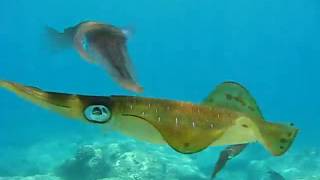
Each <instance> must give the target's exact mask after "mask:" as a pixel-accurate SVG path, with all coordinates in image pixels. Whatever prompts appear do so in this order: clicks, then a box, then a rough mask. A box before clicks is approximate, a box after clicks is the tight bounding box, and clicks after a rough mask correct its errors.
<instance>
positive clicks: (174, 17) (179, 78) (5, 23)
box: [0, 0, 320, 180]
mask: <svg viewBox="0 0 320 180" xmlns="http://www.w3.org/2000/svg"><path fill="white" fill-rule="evenodd" d="M319 12H320V3H319V2H318V1H317V0H309V1H301V0H300V1H299V0H291V1H277V0H262V1H253V0H251V1H250V0H242V1H236V0H227V1H209V0H201V1H197V2H196V1H191V0H185V1H182V0H161V1H160V0H156V1H147V0H136V1H128V0H126V1H124V0H109V1H98V0H91V1H75V0H72V1H68V2H66V1H61V0H55V1H52V0H49V1H42V2H30V1H22V0H15V1H8V0H7V1H6V0H3V1H1V2H0V20H1V21H0V22H1V24H0V27H1V29H0V47H1V51H0V52H1V53H0V66H1V68H0V78H1V79H6V80H11V81H16V82H20V83H23V84H28V85H33V86H37V87H41V88H42V89H45V90H50V91H60V92H69V93H71V92H72V93H80V94H91V95H114V94H119V95H134V94H133V93H131V92H128V91H126V90H123V89H121V88H120V87H119V86H118V85H117V84H116V83H115V82H114V81H113V80H112V79H111V78H110V77H109V76H108V75H107V74H106V73H105V71H104V70H102V69H100V68H99V67H97V66H94V65H90V64H88V63H87V62H85V61H83V60H82V59H81V58H80V57H79V55H78V54H77V53H76V52H75V51H73V50H65V51H62V52H59V53H51V52H49V51H48V49H47V47H46V46H45V43H44V41H45V37H44V36H45V35H44V32H43V29H44V27H45V26H46V25H49V26H51V27H55V28H57V29H59V30H61V31H62V30H63V29H64V28H65V27H69V26H73V25H75V24H77V23H79V22H81V21H84V20H97V21H102V22H106V23H110V24H114V25H116V26H118V27H124V28H125V27H130V28H132V29H134V33H133V34H132V35H131V36H130V37H129V42H128V49H129V54H130V57H131V59H132V61H133V63H134V67H135V70H136V73H137V75H138V80H139V82H140V84H142V85H143V86H144V88H145V92H144V93H143V94H142V96H151V97H158V98H170V99H176V100H185V101H192V102H194V103H199V102H201V101H202V100H203V98H204V97H206V96H207V94H209V92H211V90H212V89H213V88H214V87H215V86H216V85H218V84H219V83H221V82H223V81H229V80H232V81H237V82H240V83H242V84H243V85H244V86H246V87H247V89H249V90H250V92H251V93H252V95H253V96H254V97H255V98H256V100H257V102H258V104H259V106H260V108H261V110H262V112H263V114H264V116H265V117H266V119H268V120H272V121H281V122H293V123H295V125H296V126H297V127H299V129H300V132H299V135H298V137H297V139H296V141H295V143H294V144H293V146H292V147H291V149H290V150H289V152H288V153H286V154H285V155H283V156H282V157H280V158H279V157H272V156H271V155H270V154H268V153H267V152H266V151H265V150H264V149H263V148H262V147H261V146H259V145H251V146H250V147H249V148H248V149H246V151H245V152H244V153H243V154H241V155H239V157H237V158H236V159H234V160H233V161H230V163H229V164H228V165H227V166H226V167H225V169H224V170H223V172H221V174H219V177H218V178H220V179H230V178H232V177H234V178H235V177H237V178H239V179H244V180H246V179H249V180H255V179H257V180H260V179H263V178H264V179H266V174H267V170H268V168H272V169H273V170H275V171H277V172H279V173H280V174H282V175H283V176H284V177H285V178H286V179H299V178H300V179H306V180H309V179H310V180H313V179H317V180H319V179H320V173H319V172H320V166H319V164H320V163H319V162H320V158H319V157H318V155H319V154H320V147H319V145H320V143H319V138H320V135H319V130H318V129H319V127H320V121H319V118H318V116H317V115H318V112H319V110H320V109H319V107H320V101H319V100H320V98H319V97H318V95H317V94H318V92H319V91H320V85H319V83H318V81H319V70H318V67H319V65H320V62H319V58H320V53H319V52H320V46H319V42H320V35H319V30H320V21H319V18H320V14H319ZM0 99H1V101H0V102H1V103H2V105H1V109H0V112H1V113H0V119H1V126H0V159H1V160H0V177H4V179H13V177H14V176H20V177H22V179H23V178H26V176H34V178H35V179H36V178H38V179H50V178H53V176H56V177H58V176H60V177H61V178H65V179H68V178H69V179H70V178H71V179H72V178H73V179H102V178H109V179H111V178H119V179H139V178H140V179H208V178H209V176H210V174H211V171H212V169H213V165H214V163H215V161H216V159H217V157H218V155H219V151H220V150H221V149H222V147H217V148H213V147H212V148H209V149H207V150H205V151H203V152H200V153H198V154H195V155H191V156H190V155H181V154H178V153H176V152H174V151H173V150H171V149H170V148H169V147H167V146H157V145H150V144H147V143H144V142H140V141H136V140H133V139H131V138H130V137H129V138H128V137H124V136H121V135H119V134H116V133H114V132H112V131H111V130H106V131H103V130H101V129H100V128H98V127H94V126H89V125H87V124H81V123H78V122H76V121H70V120H67V119H65V118H63V117H61V116H59V115H56V114H54V113H52V112H48V111H45V110H43V109H41V108H38V107H36V106H34V105H31V104H30V103H28V102H25V101H22V100H20V99H18V98H16V96H14V95H12V94H10V93H8V92H6V91H3V90H1V91H0ZM88 145H89V147H90V148H91V150H92V149H95V150H96V151H98V152H95V153H97V154H99V153H102V154H103V156H102V155H101V154H100V155H101V156H102V157H104V158H105V159H107V162H106V164H103V165H99V166H97V167H100V168H101V167H105V168H102V170H99V171H90V169H88V168H85V169H81V167H77V168H79V169H77V168H76V169H77V170H75V172H73V170H70V167H69V166H71V165H69V166H68V164H66V162H70V161H71V160H70V159H72V158H73V157H74V156H75V154H76V153H77V152H81V150H82V149H85V148H88ZM90 148H89V149H90ZM79 149H80V150H79ZM89 151H90V150H89ZM150 152H152V153H150ZM253 152H254V153H253ZM89 154H90V153H89ZM68 160H69V161H68ZM135 162H136V163H135ZM82 168H83V167H82ZM61 169H65V171H67V172H65V171H63V170H61ZM71 169H72V168H71ZM80 172H83V173H87V174H86V175H82V176H80V177H77V176H76V175H74V174H78V175H79V174H80V175H81V173H80ZM68 173H69V174H68ZM48 174H49V175H50V176H51V177H49V175H48ZM88 174H89V175H88ZM36 175H38V176H36ZM40 175H43V176H40ZM44 175H47V176H44ZM87 176H88V177H87ZM218 178H217V179H218ZM0 179H1V178H0Z"/></svg>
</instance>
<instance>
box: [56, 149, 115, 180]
mask: <svg viewBox="0 0 320 180" xmlns="http://www.w3.org/2000/svg"><path fill="white" fill-rule="evenodd" d="M109 169H110V167H109V165H108V164H107V163H106V161H105V158H104V156H103V153H102V151H101V149H98V148H94V147H93V146H91V145H85V146H81V147H80V148H79V149H78V150H77V152H76V154H75V155H74V157H73V158H71V159H68V160H66V161H65V162H64V163H63V164H62V165H61V166H59V167H58V168H57V169H56V173H55V174H56V175H57V176H59V177H61V178H63V179H65V180H79V179H81V180H96V179H101V178H104V177H107V175H108V172H109Z"/></svg>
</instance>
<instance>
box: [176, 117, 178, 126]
mask: <svg viewBox="0 0 320 180" xmlns="http://www.w3.org/2000/svg"><path fill="white" fill-rule="evenodd" d="M176 126H178V118H177V117H176Z"/></svg>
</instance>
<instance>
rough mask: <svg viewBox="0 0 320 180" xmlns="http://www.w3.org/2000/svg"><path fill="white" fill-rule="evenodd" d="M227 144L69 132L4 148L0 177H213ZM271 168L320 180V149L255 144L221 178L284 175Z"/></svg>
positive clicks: (260, 179)
mask: <svg viewBox="0 0 320 180" xmlns="http://www.w3.org/2000/svg"><path fill="white" fill-rule="evenodd" d="M221 149H222V148H221V147H218V148H209V149H207V150H205V151H203V152H200V153H198V154H194V155H183V154H178V153H176V152H174V151H173V150H172V149H170V148H169V147H167V146H161V145H152V144H147V143H144V142H140V141H136V140H134V139H131V138H126V137H123V136H121V135H117V134H113V133H106V134H103V135H101V134H99V133H98V135H94V136H87V138H86V140H84V139H83V136H79V135H72V134H68V135H64V136H63V137H55V138H43V140H41V141H38V142H36V143H34V144H31V145H26V146H24V147H21V146H20V147H19V146H7V147H6V148H2V149H0V159H1V162H0V175H1V176H2V177H0V180H58V179H65V180H98V179H100V180H130V179H132V180H207V179H209V177H210V174H211V171H212V169H213V165H214V163H215V161H216V160H217V157H218V155H219V151H220V150H221ZM270 170H274V171H276V172H278V173H279V174H281V175H282V176H283V177H284V178H285V179H286V180H320V148H314V149H312V148H311V149H310V148H308V149H305V150H304V149H298V147H297V146H295V147H293V148H292V149H291V150H290V151H289V152H288V153H286V154H285V155H284V156H282V157H272V156H271V155H269V154H268V153H267V152H265V150H264V149H263V148H262V147H261V146H260V145H250V146H249V147H248V149H246V150H245V151H244V152H243V154H241V155H240V156H239V157H237V158H235V159H233V160H232V161H231V162H230V163H229V164H228V165H227V167H225V169H224V170H223V171H222V172H221V173H220V174H219V175H218V177H217V178H216V179H217V180H219V179H220V180H221V179H226V180H228V179H237V180H242V179H243V180H271V179H272V180H278V179H275V177H271V176H270V174H269V173H268V171H270ZM279 180H280V178H279Z"/></svg>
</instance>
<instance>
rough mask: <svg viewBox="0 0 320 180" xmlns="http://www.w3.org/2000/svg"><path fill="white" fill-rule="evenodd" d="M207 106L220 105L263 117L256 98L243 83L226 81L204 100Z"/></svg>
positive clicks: (254, 116) (252, 115) (256, 116)
mask: <svg viewBox="0 0 320 180" xmlns="http://www.w3.org/2000/svg"><path fill="white" fill-rule="evenodd" d="M202 104H203V105H207V106H219V107H225V108H228V109H232V110H235V111H239V112H242V113H244V114H246V115H248V116H250V117H253V118H259V119H263V115H262V113H261V111H260V109H259V107H258V105H257V104H256V101H255V99H254V98H253V97H252V96H251V95H250V93H249V91H248V90H246V89H245V88H244V87H243V86H242V85H240V84H238V83H235V82H224V83H222V84H220V85H219V86H217V88H216V89H215V90H214V91H213V92H212V93H210V94H209V96H208V97H207V98H206V99H205V100H204V101H203V102H202Z"/></svg>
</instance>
